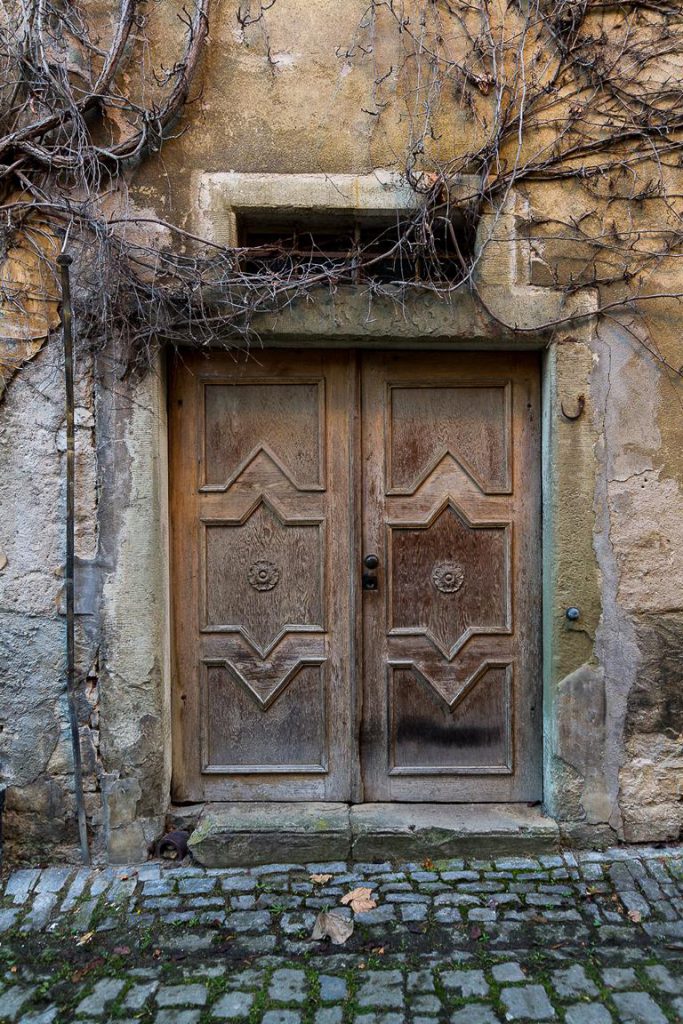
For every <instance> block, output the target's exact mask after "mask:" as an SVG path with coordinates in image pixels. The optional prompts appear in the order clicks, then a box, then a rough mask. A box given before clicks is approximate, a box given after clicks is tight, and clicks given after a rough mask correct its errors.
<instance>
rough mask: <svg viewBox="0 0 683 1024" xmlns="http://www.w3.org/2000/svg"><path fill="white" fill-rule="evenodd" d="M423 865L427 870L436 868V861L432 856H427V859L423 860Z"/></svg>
mask: <svg viewBox="0 0 683 1024" xmlns="http://www.w3.org/2000/svg"><path fill="white" fill-rule="evenodd" d="M422 867H423V868H424V869H425V871H433V870H434V861H433V860H432V859H431V857H425V859H424V860H423V861H422Z"/></svg>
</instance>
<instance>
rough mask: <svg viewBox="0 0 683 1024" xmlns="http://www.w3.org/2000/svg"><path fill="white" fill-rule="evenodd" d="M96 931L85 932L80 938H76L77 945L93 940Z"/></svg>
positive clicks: (83, 944)
mask: <svg viewBox="0 0 683 1024" xmlns="http://www.w3.org/2000/svg"><path fill="white" fill-rule="evenodd" d="M94 934H95V933H94V932H84V934H83V935H81V936H80V937H79V938H78V939H76V945H77V946H86V945H87V944H88V943H89V942H92V937H93V935H94Z"/></svg>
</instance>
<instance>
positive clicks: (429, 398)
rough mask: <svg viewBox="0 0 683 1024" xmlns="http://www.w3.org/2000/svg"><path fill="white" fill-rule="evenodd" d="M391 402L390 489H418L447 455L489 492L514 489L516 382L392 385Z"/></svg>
mask: <svg viewBox="0 0 683 1024" xmlns="http://www.w3.org/2000/svg"><path fill="white" fill-rule="evenodd" d="M387 405H388V409H387V412H388V416H389V423H390V429H388V430H387V435H386V449H387V454H386V460H387V480H388V488H387V491H388V493H389V494H412V493H413V492H414V491H415V489H416V488H417V487H418V485H419V484H420V483H422V481H423V480H424V479H425V477H426V476H428V475H429V474H430V473H431V472H432V471H433V470H434V468H435V467H436V466H437V465H438V464H439V462H441V460H442V459H444V458H451V459H457V460H458V461H459V463H460V465H461V466H462V467H463V468H464V469H465V470H466V471H467V472H468V473H470V474H471V476H472V477H473V479H475V480H476V481H477V483H478V484H479V486H480V487H481V489H482V491H484V493H486V494H495V493H500V492H507V491H509V489H510V464H511V448H510V445H511V432H510V386H509V384H508V383H507V382H506V381H502V382H489V383H481V384H478V383H471V384H464V383H461V384H452V385H449V384H441V385H439V384H436V385H435V386H431V387H430V386H429V385H428V384H424V385H422V386H412V387H402V386H400V385H398V384H395V385H390V386H389V389H388V395H387ZM426 425H428V426H429V429H427V430H426V429H425V426H426Z"/></svg>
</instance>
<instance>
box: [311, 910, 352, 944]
mask: <svg viewBox="0 0 683 1024" xmlns="http://www.w3.org/2000/svg"><path fill="white" fill-rule="evenodd" d="M352 934H353V921H351V920H350V919H349V918H348V917H344V916H343V914H339V913H337V912H336V911H334V910H321V911H320V913H319V914H318V916H317V917H316V919H315V924H314V925H313V931H312V932H311V938H312V939H313V940H314V941H315V942H319V941H320V940H321V939H329V940H330V942H331V943H332V944H333V945H335V946H341V945H343V944H344V943H345V942H346V940H347V939H348V938H349V937H350V936H351V935H352Z"/></svg>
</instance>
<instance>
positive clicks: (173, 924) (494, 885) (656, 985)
mask: <svg viewBox="0 0 683 1024" xmlns="http://www.w3.org/2000/svg"><path fill="white" fill-rule="evenodd" d="M313 874H318V875H320V874H322V875H329V876H331V877H329V879H326V880H325V881H317V882H316V881H314V880H313V879H312V878H311V875H313ZM358 885H364V886H368V887H370V888H371V889H372V892H373V896H374V898H375V900H376V902H377V906H376V908H375V909H373V910H370V911H367V912H366V913H360V914H356V915H355V921H354V924H355V930H354V933H353V935H352V936H351V938H350V939H349V940H348V942H347V943H346V945H344V946H330V945H329V944H327V943H326V942H313V941H312V940H311V939H310V933H311V928H312V925H313V922H314V920H315V917H316V915H317V914H318V913H319V911H320V910H321V909H336V910H339V912H341V913H342V914H344V915H345V916H352V912H351V910H349V909H347V908H345V907H342V906H341V905H340V899H341V897H342V896H343V895H344V894H345V893H347V892H348V891H349V890H351V889H353V888H354V887H356V886H358ZM0 932H2V941H1V944H0V961H1V968H0V970H1V973H0V1021H1V1022H3V1024H5V1022H11V1024H15V1022H19V1021H21V1022H22V1024H62V1022H67V1021H69V1022H71V1021H78V1022H79V1024H94V1022H101V1021H105V1020H117V1021H128V1022H131V1021H135V1020H139V1021H143V1022H149V1024H210V1022H213V1021H231V1020H235V1021H240V1020H242V1021H249V1022H250V1024H351V1022H354V1024H402V1022H404V1021H409V1022H412V1024H430V1022H431V1024H437V1022H441V1021H447V1022H449V1024H499V1022H502V1021H560V1022H561V1021H564V1022H565V1024H610V1022H614V1024H616V1022H618V1024H667V1022H669V1024H670V1022H673V1021H677V1020H680V1019H681V1018H682V1017H683V969H682V957H683V848H680V847H672V848H668V849H654V848H647V849H644V848H640V849H632V850H628V851H627V850H623V849H616V850H609V851H607V852H606V853H587V852H583V853H576V854H573V853H564V854H557V855H555V854H553V855H541V856H539V857H538V858H526V857H509V858H501V859H499V860H497V861H495V862H490V861H482V860H450V861H440V862H438V863H437V864H432V863H431V861H425V863H424V864H416V863H413V864H400V865H394V864H391V863H383V864H360V863H354V864H346V863H342V862H339V863H329V864H309V865H292V864H281V865H277V864H275V865H265V866H262V867H257V868H252V869H251V870H247V869H240V868H234V869H208V870H207V869H203V868H198V867H194V866H189V867H185V866H182V867H171V868H168V867H167V865H165V864H160V863H157V862H150V863H147V864H144V865H140V866H138V867H129V868H118V869H114V868H108V869H105V870H102V871H89V870H87V869H80V870H74V869H73V868H70V867H64V868H61V867H54V868H48V869H45V870H42V871H40V870H38V869H35V870H33V869H28V870H20V871H16V872H14V873H13V874H12V875H10V877H9V878H8V879H7V881H6V884H5V886H4V896H3V898H2V902H1V903H0Z"/></svg>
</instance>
